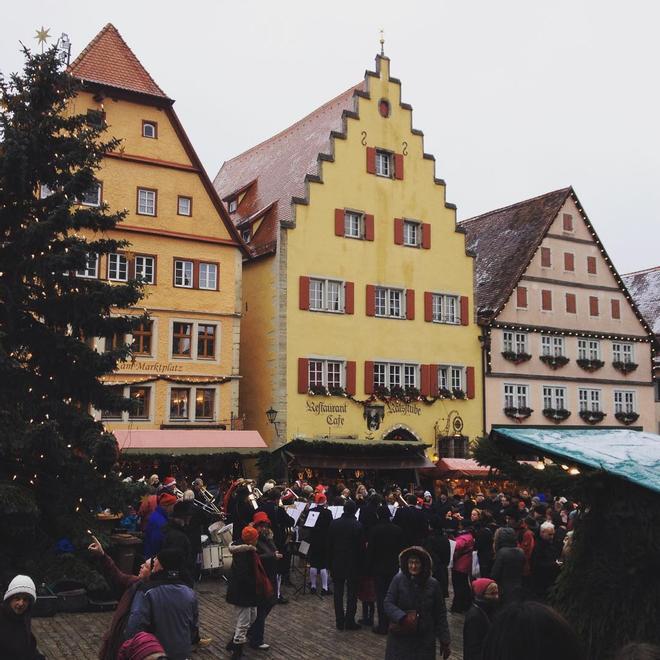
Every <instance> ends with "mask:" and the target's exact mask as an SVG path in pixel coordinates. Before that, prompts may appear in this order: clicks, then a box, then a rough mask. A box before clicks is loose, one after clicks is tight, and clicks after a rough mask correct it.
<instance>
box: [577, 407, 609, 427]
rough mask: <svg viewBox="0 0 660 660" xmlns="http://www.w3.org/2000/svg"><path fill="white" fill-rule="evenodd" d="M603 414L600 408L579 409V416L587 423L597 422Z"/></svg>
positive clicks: (600, 420)
mask: <svg viewBox="0 0 660 660" xmlns="http://www.w3.org/2000/svg"><path fill="white" fill-rule="evenodd" d="M605 414H606V413H604V412H603V411H602V410H580V417H581V418H582V419H583V420H584V421H585V422H586V423H587V424H598V423H599V422H602V421H603V419H604V418H605Z"/></svg>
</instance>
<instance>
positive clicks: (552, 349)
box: [541, 335, 564, 357]
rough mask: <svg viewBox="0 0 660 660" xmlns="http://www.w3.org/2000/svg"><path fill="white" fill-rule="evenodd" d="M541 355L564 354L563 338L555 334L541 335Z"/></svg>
mask: <svg viewBox="0 0 660 660" xmlns="http://www.w3.org/2000/svg"><path fill="white" fill-rule="evenodd" d="M541 355H552V356H555V357H557V356H560V355H564V338H563V337H560V336H557V335H554V336H553V335H541Z"/></svg>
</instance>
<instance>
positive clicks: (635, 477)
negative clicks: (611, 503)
mask: <svg viewBox="0 0 660 660" xmlns="http://www.w3.org/2000/svg"><path fill="white" fill-rule="evenodd" d="M491 436H494V439H496V440H497V439H498V438H502V439H504V440H509V441H513V442H515V443H518V444H520V445H523V446H524V447H525V448H528V449H537V450H538V453H539V454H541V455H547V456H549V457H551V458H553V459H558V461H559V462H567V463H574V464H577V465H583V466H586V467H590V468H595V469H600V470H604V471H605V472H608V473H610V474H612V475H614V476H617V477H619V478H620V479H626V480H627V481H631V482H632V483H635V484H638V485H640V486H642V487H644V488H648V489H650V490H654V491H656V492H659V493H660V435H656V434H655V433H644V432H643V431H633V430H632V429H589V428H585V429H582V428H571V429H560V428H557V429H549V428H494V429H493V431H492V434H491Z"/></svg>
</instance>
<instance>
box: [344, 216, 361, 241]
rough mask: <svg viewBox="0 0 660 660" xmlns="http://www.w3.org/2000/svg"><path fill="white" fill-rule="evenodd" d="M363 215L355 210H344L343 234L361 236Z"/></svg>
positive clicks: (353, 236) (354, 236)
mask: <svg viewBox="0 0 660 660" xmlns="http://www.w3.org/2000/svg"><path fill="white" fill-rule="evenodd" d="M363 224H364V216H363V215H362V214H361V213H357V212H356V211H344V236H348V237H349V238H362V234H363V231H362V227H363Z"/></svg>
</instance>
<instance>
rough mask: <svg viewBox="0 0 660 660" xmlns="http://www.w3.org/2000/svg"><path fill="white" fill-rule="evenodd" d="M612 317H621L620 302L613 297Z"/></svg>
mask: <svg viewBox="0 0 660 660" xmlns="http://www.w3.org/2000/svg"><path fill="white" fill-rule="evenodd" d="M611 302H612V318H613V319H620V318H621V303H620V302H619V301H618V300H616V299H615V298H612V301H611Z"/></svg>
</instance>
